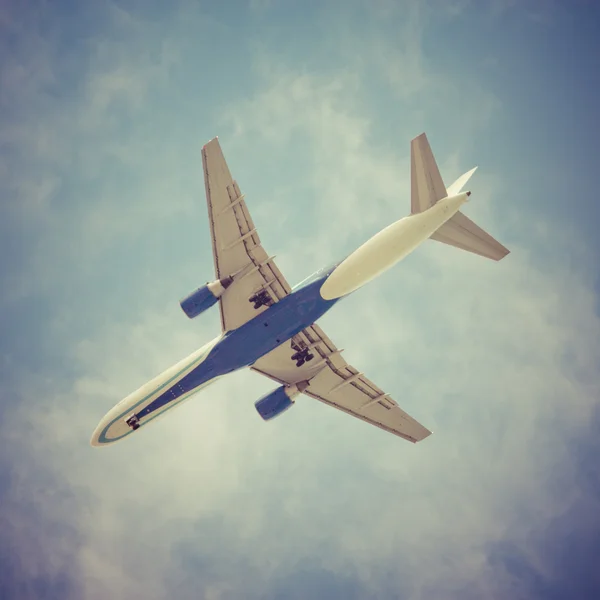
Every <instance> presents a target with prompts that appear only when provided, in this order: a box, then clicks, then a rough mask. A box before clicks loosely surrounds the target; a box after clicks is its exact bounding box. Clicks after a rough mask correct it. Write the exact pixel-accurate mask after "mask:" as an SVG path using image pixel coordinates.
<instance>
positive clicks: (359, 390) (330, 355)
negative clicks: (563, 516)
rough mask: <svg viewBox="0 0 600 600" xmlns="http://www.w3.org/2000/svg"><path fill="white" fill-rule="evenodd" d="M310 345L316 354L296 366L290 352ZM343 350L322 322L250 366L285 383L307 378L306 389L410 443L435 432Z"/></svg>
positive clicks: (327, 402) (315, 396) (307, 393)
mask: <svg viewBox="0 0 600 600" xmlns="http://www.w3.org/2000/svg"><path fill="white" fill-rule="evenodd" d="M306 347H308V348H310V349H311V353H312V354H313V355H314V358H313V360H311V361H309V362H306V363H304V365H303V366H302V367H296V363H295V361H293V360H292V359H291V356H292V354H293V353H294V351H295V350H298V349H301V348H306ZM341 352H342V350H338V348H336V346H335V344H334V343H333V342H332V341H331V340H330V339H329V338H328V337H327V336H326V335H325V333H324V332H323V330H322V329H321V328H320V327H319V326H318V325H311V326H310V327H308V328H306V329H305V330H304V331H302V332H301V333H300V334H298V335H297V336H294V338H293V339H292V342H291V344H288V343H286V344H282V345H281V346H278V347H277V348H275V350H272V351H271V352H269V353H268V354H266V355H265V356H263V357H262V358H260V359H259V360H257V361H256V362H255V363H254V364H253V365H252V366H251V369H252V370H254V371H256V372H258V373H261V374H262V375H266V376H267V377H269V378H270V379H273V380H274V381H277V382H279V383H282V384H292V383H298V382H300V381H305V380H307V381H309V385H308V387H307V388H306V389H305V390H304V391H303V393H304V394H306V395H308V396H311V397H312V398H315V399H317V400H320V401H321V402H323V403H324V404H328V405H329V406H333V407H334V408H337V409H339V410H341V411H343V412H345V413H347V414H349V415H352V416H353V417H356V418H358V419H361V420H363V421H366V422H367V423H371V425H375V426H376V427H379V428H380V429H384V430H385V431H388V432H390V433H393V434H394V435H397V436H399V437H401V438H404V439H405V440H408V441H409V442H413V443H414V442H419V441H421V440H423V439H425V438H426V437H427V436H429V435H431V431H429V430H428V429H426V428H425V427H423V425H421V424H420V423H418V422H417V421H415V419H413V418H412V417H411V416H409V415H408V414H406V413H405V412H404V411H403V410H402V409H400V407H399V406H398V405H397V404H396V402H394V400H392V399H391V398H390V397H389V396H388V395H387V394H386V393H385V392H383V391H382V390H381V389H379V388H378V387H377V386H376V385H375V384H374V383H372V382H371V381H370V380H369V379H367V378H366V377H365V376H364V375H363V374H362V373H359V372H358V371H357V370H356V369H355V368H354V367H352V366H350V365H349V364H348V363H347V362H346V361H345V360H344V359H343V358H342V356H341Z"/></svg>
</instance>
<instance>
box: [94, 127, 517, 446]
mask: <svg viewBox="0 0 600 600" xmlns="http://www.w3.org/2000/svg"><path fill="white" fill-rule="evenodd" d="M202 164H203V167H204V180H205V185H206V198H207V202H208V216H209V222H210V231H211V236H212V245H213V256H214V262H215V274H216V279H215V280H214V281H213V282H211V283H207V284H206V285H204V286H202V287H201V288H199V289H198V290H196V291H195V292H192V293H191V294H190V295H189V296H187V297H186V298H185V299H183V300H182V301H181V308H182V309H183V311H184V312H185V314H186V315H187V316H188V317H189V318H194V317H196V316H198V315H199V314H201V313H202V312H204V311H205V310H207V309H208V308H210V307H211V306H212V305H213V304H217V303H218V304H219V309H220V314H221V327H222V334H221V335H220V336H219V337H217V338H216V339H214V340H213V341H211V342H209V343H208V344H206V345H205V346H203V347H202V348H200V349H199V350H197V351H196V352H194V353H192V354H191V355H190V356H188V357H187V358H185V359H183V360H182V361H181V362H179V363H177V364H176V365H174V366H172V367H171V368H169V369H167V370H166V371H165V372H164V373H161V374H160V375H159V376H158V377H156V378H155V379H153V380H152V381H149V382H148V383H147V384H145V385H144V386H142V387H141V388H140V389H139V390H137V391H136V392H134V393H133V394H131V395H130V396H128V397H127V398H125V399H124V400H122V401H121V402H120V403H119V404H117V405H116V406H115V407H114V408H113V409H112V410H110V411H109V412H108V414H107V415H106V416H105V417H104V418H103V419H102V420H101V421H100V423H99V424H98V427H97V428H96V430H95V431H94V434H93V436H92V439H91V444H92V445H93V446H106V445H108V444H112V443H113V442H117V441H119V440H121V439H123V438H125V437H127V436H128V435H131V434H132V433H133V432H134V431H137V430H138V429H140V428H141V427H144V426H145V425H147V424H148V423H149V422H150V421H153V420H154V419H156V418H157V417H158V416H160V415H162V414H164V413H165V412H166V411H168V410H169V409H171V408H173V407H174V406H177V405H178V404H180V403H181V402H183V401H184V400H186V399H188V398H189V397H191V396H192V395H193V394H195V393H196V392H197V391H199V390H201V389H202V388H204V387H206V386H208V385H209V384H211V383H214V382H215V381H217V379H219V378H220V377H222V376H223V375H227V374H228V373H232V372H233V371H237V370H238V369H241V368H243V367H250V368H251V369H253V370H254V371H257V372H258V373H262V374H263V375H266V376H267V377H269V378H271V379H273V380H274V381H276V382H278V383H279V384H280V386H279V387H278V388H277V389H275V390H274V391H273V392H271V393H269V394H266V395H265V396H263V397H262V398H260V399H259V400H258V401H257V402H256V404H255V406H256V410H257V411H258V413H259V414H260V416H261V417H262V418H263V419H265V420H269V419H272V418H273V417H276V416H278V415H280V414H281V413H282V412H284V411H285V410H287V409H288V408H289V407H291V406H292V405H293V403H294V401H295V398H296V397H297V396H298V395H299V394H305V395H307V396H310V397H312V398H315V399H317V400H320V401H321V402H324V403H325V404H329V405H330V406H333V407H334V408H337V409H339V410H341V411H343V412H345V413H347V414H349V415H352V416H354V417H357V418H359V419H362V420H363V421H366V422H367V423H371V424H372V425H376V426H377V427H379V428H381V429H384V430H385V431H389V432H390V433H393V434H395V435H397V436H399V437H401V438H404V439H405V440H408V441H410V442H418V441H420V440H422V439H424V438H426V437H427V436H428V435H430V434H431V432H430V431H429V430H428V429H426V428H425V427H423V425H421V424H420V423H418V422H417V421H415V419H413V418H412V417H410V416H409V415H407V414H406V413H405V412H404V411H403V410H401V409H400V408H399V407H398V405H397V404H396V402H395V401H394V400H392V398H390V396H389V395H388V394H387V393H385V392H384V391H383V390H381V389H380V388H379V387H377V386H376V385H375V384H374V383H373V382H371V381H370V380H369V379H368V378H367V377H365V376H364V375H363V374H362V373H361V372H360V371H358V370H357V369H355V368H354V367H352V366H350V365H349V364H348V363H347V362H346V361H345V360H344V358H343V357H342V356H341V352H342V351H341V350H339V349H338V348H337V347H336V346H335V344H334V343H333V342H332V341H331V340H330V339H329V338H328V337H327V335H325V333H324V332H323V330H322V329H321V328H320V327H319V326H318V325H316V324H315V323H316V321H317V320H318V319H319V318H320V317H321V316H323V315H324V314H325V313H326V312H327V311H328V310H329V309H330V308H331V307H332V306H334V304H336V303H337V302H338V301H339V300H340V299H342V298H343V297H345V296H347V295H348V294H350V293H352V292H353V291H355V290H357V289H359V288H360V287H362V286H363V285H364V284H365V283H367V282H369V281H371V280H372V279H374V278H375V277H377V276H378V275H380V274H381V273H383V272H384V271H386V270H387V269H389V268H390V267H391V266H393V265H394V264H395V263H396V262H398V261H399V260H400V259H402V258H403V257H404V256H406V255H407V254H408V253H410V252H412V250H414V249H415V248H416V247H417V246H418V245H419V244H421V243H422V242H423V241H425V240H426V239H434V240H438V241H441V242H444V243H446V244H450V245H452V246H456V247H458V248H461V249H463V250H467V251H470V252H474V253H476V254H480V255H482V256H485V257H487V258H491V259H493V260H500V259H501V258H503V257H504V256H506V255H507V254H508V250H507V249H506V248H505V247H504V246H502V245H501V244H500V243H499V242H497V241H496V240H495V239H494V238H492V237H491V236H489V235H488V234H487V233H485V232H484V231H483V230H482V229H481V228H480V227H478V226H477V225H475V224H474V223H473V222H472V221H470V220H469V219H468V218H467V217H465V216H464V215H463V214H462V213H461V212H460V210H459V209H460V208H461V206H462V205H463V204H464V203H465V202H466V200H467V199H468V197H469V195H470V192H463V193H461V190H462V188H463V186H464V185H465V184H466V182H467V181H468V180H469V178H470V177H471V175H472V174H473V172H474V171H475V169H473V170H471V171H469V172H468V173H465V174H464V175H462V176H461V177H459V178H458V179H457V180H456V182H455V183H453V184H452V185H451V186H450V187H449V188H448V189H446V187H445V186H444V183H443V181H442V178H441V176H440V173H439V170H438V168H437V164H436V162H435V159H434V157H433V154H432V153H431V148H430V147H429V142H428V141H427V137H426V136H425V134H421V135H420V136H418V137H417V138H415V139H414V140H412V142H411V209H412V210H411V214H410V215H409V216H408V217H404V218H403V219H400V220H399V221H396V222H395V223H393V224H392V225H390V226H389V227H386V228H385V229H383V230H382V231H380V232H379V233H378V234H376V235H375V236H373V237H372V238H371V239H369V240H368V241H367V242H366V243H364V244H363V245H362V246H360V248H358V249H357V250H356V251H354V252H353V253H352V254H350V255H349V256H348V257H346V258H345V259H344V260H342V261H341V262H340V263H337V264H335V265H332V266H330V267H327V268H324V269H321V270H320V271H318V272H317V273H315V274H313V275H312V276H310V277H308V278H307V279H305V280H304V281H303V282H302V283H301V284H299V285H298V286H296V287H295V288H293V289H292V288H291V287H290V285H289V283H288V282H287V281H286V279H285V278H284V276H283V275H282V274H281V272H280V271H279V269H278V268H277V265H276V264H275V261H274V260H273V257H272V256H269V255H268V254H267V253H266V252H265V250H264V249H263V247H262V244H261V242H260V238H259V236H258V232H257V231H256V227H255V226H254V223H253V221H252V218H251V216H250V213H249V211H248V207H247V206H246V202H245V200H244V195H243V194H242V193H241V192H240V189H239V187H238V184H237V183H236V182H235V181H234V180H233V179H232V177H231V174H230V172H229V168H228V167H227V163H226V162H225V159H224V157H223V153H222V151H221V147H220V145H219V140H218V138H215V139H213V140H211V141H210V142H209V143H208V144H206V145H205V146H204V148H203V149H202Z"/></svg>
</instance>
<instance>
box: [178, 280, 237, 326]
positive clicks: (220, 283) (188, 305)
mask: <svg viewBox="0 0 600 600" xmlns="http://www.w3.org/2000/svg"><path fill="white" fill-rule="evenodd" d="M232 283H233V278H232V277H225V278H224V279H217V280H216V281H213V282H212V283H207V284H206V285H203V286H202V287H201V288H198V289H197V290H196V291H195V292H192V293H191V294H190V295H189V296H187V297H186V298H184V299H183V300H182V301H181V302H180V303H179V305H180V306H181V308H182V309H183V312H184V313H185V314H186V315H187V316H188V317H189V318H190V319H193V318H194V317H197V316H198V315H199V314H200V313H203V312H204V311H205V310H207V309H208V308H210V307H211V306H212V305H213V304H215V303H216V302H217V300H218V299H219V298H220V297H221V296H222V295H223V292H224V291H225V290H226V289H227V288H228V287H229V286H230V285H231V284H232Z"/></svg>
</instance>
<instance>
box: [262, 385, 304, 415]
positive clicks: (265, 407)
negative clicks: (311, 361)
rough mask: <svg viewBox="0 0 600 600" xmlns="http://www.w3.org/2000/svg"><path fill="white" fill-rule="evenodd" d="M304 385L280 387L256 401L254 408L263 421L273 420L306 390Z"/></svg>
mask: <svg viewBox="0 0 600 600" xmlns="http://www.w3.org/2000/svg"><path fill="white" fill-rule="evenodd" d="M306 385H307V383H306V382H300V383H298V384H297V385H296V384H292V385H282V386H281V387H278V388H277V389H276V390H273V391H272V392H269V393H268V394H266V395H265V396H263V397H262V398H260V399H259V400H257V401H256V403H255V404H254V406H255V407H256V410H257V411H258V414H259V415H260V416H261V417H262V418H263V419H264V420H265V421H268V420H269V419H273V418H274V417H277V416H279V415H280V414H281V413H282V412H285V411H286V410H287V409H288V408H289V407H290V406H292V404H294V398H295V397H296V396H297V395H298V394H299V393H300V392H301V391H302V390H303V389H305V388H306Z"/></svg>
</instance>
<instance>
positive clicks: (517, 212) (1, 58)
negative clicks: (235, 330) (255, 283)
mask: <svg viewBox="0 0 600 600" xmlns="http://www.w3.org/2000/svg"><path fill="white" fill-rule="evenodd" d="M599 12H600V11H599V9H598V8H597V7H596V4H595V3H594V2H585V1H584V0H578V1H573V2H570V3H568V8H567V3H562V2H559V1H558V0H554V1H550V0H548V1H542V0H539V1H538V0H523V1H522V2H516V1H514V0H513V1H509V0H490V1H487V2H475V1H471V2H470V1H469V0H453V1H452V2H446V1H442V0H428V1H423V2H418V3H417V2H415V1H412V0H406V1H404V2H401V1H394V0H377V1H374V0H372V1H369V2H366V1H365V2H359V1H358V0H351V1H344V2H334V1H331V2H306V1H304V2H291V1H289V2H284V1H277V0H250V1H248V2H242V1H239V2H238V1H236V2H234V1H231V2H221V3H211V2H193V1H191V0H188V1H182V2H171V3H163V2H141V1H135V0H132V1H128V2H117V1H115V2H106V1H104V0H102V1H97V2H66V1H65V2H55V3H46V2H41V1H39V2H30V3H27V6H25V5H24V3H18V2H10V1H6V2H2V3H0V28H1V32H2V34H1V35H0V79H1V82H0V108H1V110H0V188H1V195H0V198H1V199H2V200H1V201H2V203H1V211H2V213H1V218H0V275H1V281H2V284H1V287H0V289H1V294H0V315H1V316H0V325H1V335H0V344H1V347H0V351H1V361H0V369H1V371H0V372H1V374H2V387H1V391H0V415H1V420H0V440H1V442H0V444H1V452H0V518H1V527H0V529H1V531H2V535H1V536H0V570H1V571H0V585H1V586H2V588H1V590H0V596H2V597H3V598H19V599H22V600H28V599H30V598H36V599H37V598H66V599H79V598H86V599H87V598H107V597H108V598H115V599H119V598H130V597H145V598H165V597H177V598H182V599H185V598H195V599H196V598H205V599H207V600H217V599H218V600H222V599H223V600H224V599H235V598H266V599H271V598H273V599H275V598H292V599H293V598H308V597H327V598H407V599H411V600H412V599H415V600H418V599H421V598H428V599H430V598H461V599H463V598H505V597H512V598H527V599H537V598H540V599H541V598H544V599H545V598H563V597H565V596H569V597H572V598H596V597H598V595H599V594H600V578H599V576H598V574H597V569H596V567H597V565H596V564H595V563H596V559H595V557H597V556H598V555H599V554H600V547H599V543H598V540H599V539H600V472H599V470H598V466H597V456H598V452H599V451H600V446H599V443H598V439H599V436H598V434H599V433H600V411H599V408H598V398H599V397H600V394H599V391H600V389H599V387H600V386H599V383H600V380H599V377H598V373H597V371H598V361H599V359H600V343H599V342H598V340H599V339H600V337H599V334H600V316H599V311H598V306H599V304H598V293H599V292H598V290H599V286H598V283H599V281H600V279H599V276H598V275H599V274H598V265H597V256H598V255H599V253H600V242H599V241H598V238H597V223H598V219H599V218H600V209H599V208H598V206H599V205H598V202H597V201H596V194H597V190H596V187H597V186H596V185H595V183H594V181H593V178H594V176H595V174H596V173H597V172H598V167H599V164H598V153H597V139H598V136H599V135H600V121H599V120H598V116H597V107H596V104H597V102H596V98H597V95H598V87H597V83H596V82H595V73H597V71H598V66H599V65H598V61H599V58H598V57H600V48H599V47H598V44H599V42H598V41H597V39H596V38H597V35H596V29H597V23H598V17H599V16H600V14H599ZM422 131H426V132H427V134H428V137H429V140H430V142H431V145H432V148H433V151H434V153H435V155H436V157H437V159H438V162H439V165H440V168H441V171H442V176H443V177H444V179H445V181H446V182H447V183H450V182H451V181H453V180H454V178H455V177H456V176H458V175H459V174H461V173H463V172H464V171H466V170H467V169H469V168H471V167H472V166H474V165H475V164H477V165H479V170H478V171H477V173H476V175H475V176H474V178H473V180H472V183H471V184H470V189H471V191H472V192H473V196H472V201H471V202H470V203H469V205H468V207H467V208H466V209H465V212H466V213H467V214H468V215H469V216H470V217H471V218H473V219H474V220H475V221H477V222H478V223H479V224H480V225H481V226H483V227H484V228H485V229H487V230H488V231H490V233H492V235H494V236H495V237H497V238H498V239H500V240H501V241H502V242H503V243H505V244H506V245H507V246H509V247H510V248H511V250H512V253H511V254H510V255H509V256H508V257H507V258H506V259H505V260H504V261H502V262H501V263H498V264H496V263H492V262H491V261H485V260H483V259H480V258H478V257H476V256H471V255H467V254H466V253H463V252H459V251H457V250H455V249H452V248H447V247H443V246H441V245H439V244H434V243H433V242H431V243H428V244H425V245H424V246H423V247H421V248H419V249H418V250H417V251H416V252H415V253H414V254H413V255H411V256H410V257H408V258H407V259H406V260H405V261H404V262H403V263H401V264H399V265H398V266H397V267H395V268H394V270H392V271H391V272H388V273H387V274H386V275H385V276H383V277H382V278H380V279H378V280H377V281H375V282H374V283H373V284H371V285H370V286H368V287H366V288H364V289H362V290H360V291H359V292H358V293H357V294H355V295H354V296H352V297H350V298H349V299H347V300H346V301H345V302H344V303H342V304H340V305H338V306H337V307H336V308H335V310H334V311H332V312H331V313H329V314H328V315H326V316H325V317H324V318H323V319H322V322H321V324H322V326H323V328H324V329H325V331H326V332H327V333H328V335H329V336H330V337H331V338H332V339H333V340H334V342H335V343H336V344H337V345H338V346H341V347H344V348H346V352H345V355H346V358H347V360H348V361H349V362H351V363H352V364H353V365H355V366H356V367H358V368H359V369H360V370H361V371H364V372H365V373H367V374H368V375H369V377H370V378H372V379H373V380H375V381H376V382H377V383H378V384H379V385H380V386H381V387H383V389H385V390H386V391H388V392H389V393H390V395H392V397H394V398H395V399H396V400H397V401H398V403H399V404H400V405H401V406H402V407H403V408H404V409H405V410H407V411H408V412H409V413H410V414H412V415H414V416H415V417H416V418H418V419H419V420H420V421H422V422H423V423H424V424H425V425H426V426H428V427H430V428H431V429H433V431H434V435H433V436H431V437H430V438H428V439H427V440H426V441H425V442H423V443H422V444H419V445H416V446H412V445H410V444H407V443H404V442H402V441H399V440H398V439H396V438H394V437H393V436H389V435H386V434H384V433H383V432H380V431H379V430H377V429H375V428H370V427H368V426H366V425H365V424H363V423H361V422H355V421H354V420H353V419H350V418H348V417H346V416H344V415H342V414H338V413H337V412H335V411H333V410H331V409H329V408H328V407H325V406H321V405H320V404H318V403H315V402H313V401H312V400H310V399H308V398H306V399H304V400H302V399H301V400H300V401H298V402H297V404H296V406H295V407H294V409H293V411H290V412H288V413H286V414H285V415H284V416H282V417H281V418H280V419H277V421H275V422H273V423H269V424H268V425H265V424H264V423H263V422H262V421H261V420H260V418H259V417H258V416H257V414H256V413H255V410H254V407H253V403H254V401H255V400H256V399H257V398H258V397H259V396H260V395H262V394H263V393H265V392H267V391H268V390H269V389H270V388H271V387H272V383H271V382H269V381H267V380H264V379H261V378H260V377H259V376H258V375H256V374H253V373H249V372H241V373H237V374H234V375H232V376H231V377H230V378H228V379H225V380H222V381H221V382H219V383H218V384H216V385H215V386H214V387H211V388H210V389H209V390H207V392H206V393H204V394H200V395H198V396H197V397H195V398H194V399H193V400H191V401H190V402H189V403H187V404H186V405H185V406H182V407H181V408H180V409H178V410H177V411H173V412H172V413H170V414H169V416H168V417H165V419H164V420H161V421H160V422H159V423H157V425H156V426H154V427H152V428H150V429H148V430H145V431H143V432H141V433H140V435H136V436H132V437H131V438H130V439H128V441H127V442H123V443H122V444H117V445H115V446H114V447H112V448H108V449H105V450H103V451H102V450H95V449H92V448H91V447H90V446H89V438H90V435H91V432H92V431H93V429H94V427H95V426H96V424H97V422H98V421H99V419H100V418H101V417H102V416H103V415H104V413H105V412H106V411H107V410H108V409H109V408H111V407H112V406H113V405H114V404H115V403H116V402H117V401H119V400H120V399H121V398H123V397H124V396H126V395H127V394H129V393H130V392H131V391H133V390H134V389H136V388H137V387H138V386H139V385H141V384H142V383H144V382H145V381H147V380H148V379H150V378H151V377H153V376H154V375H156V374H158V373H159V372H161V371H162V370H163V369H165V368H167V367H168V366H170V365H171V364H173V363H174V362H176V361H178V360H180V359H181V358H183V357H184V356H186V355H187V354H189V353H190V352H192V351H193V350H195V349H196V348H198V347H199V346H200V345H202V344H204V343H205V342H206V341H208V340H209V339H211V338H212V337H214V336H215V335H217V334H218V333H219V322H218V317H217V314H216V312H211V313H209V314H206V315H203V316H201V317H199V318H198V319H196V320H194V321H188V320H187V319H186V318H185V316H184V315H183V313H182V312H181V309H180V308H179V305H178V301H179V299H180V298H181V297H183V296H184V295H186V294H187V293H188V292H189V291H190V290H192V289H194V287H195V286H197V285H198V284H200V283H203V282H204V281H206V280H208V279H210V278H211V277H212V269H213V263H212V256H211V254H210V240H209V234H208V223H207V218H206V208H205V198H204V184H203V178H202V169H201V159H200V149H201V147H202V144H203V143H204V142H205V141H207V140H208V139H210V138H212V137H213V136H214V135H219V137H220V140H221V144H222V146H223V149H224V152H225V156H226V158H227V160H228V163H229V166H230V168H231V171H232V173H233V175H234V177H235V178H236V179H237V181H238V182H239V184H240V187H241V189H242V191H243V192H244V193H245V194H246V198H247V202H248V206H249V207H250V210H251V212H252V215H253V219H254V221H255V224H256V225H257V227H258V228H259V231H260V235H261V238H262V241H263V244H264V246H265V248H266V249H267V251H268V252H269V253H271V254H277V257H278V259H277V260H278V264H279V266H280V268H281V270H282V271H283V272H284V273H285V274H286V276H287V278H288V279H289V281H291V282H296V281H299V280H301V279H303V278H304V277H305V276H306V275H308V274H309V273H310V272H312V271H314V270H316V269H318V268H319V267H320V266H322V265H324V264H328V263H330V262H332V261H333V260H335V259H336V258H339V257H341V256H344V254H345V253H347V252H349V251H351V250H352V249H353V248H355V247H356V246H358V245H359V244H360V243H362V242H364V241H365V240H366V239H367V238H368V237H369V236H370V235H372V234H373V233H375V232H376V231H378V229H380V228H381V227H383V226H385V225H387V224H389V223H390V222H392V221H393V220H396V219H397V218H399V217H401V216H403V215H405V214H406V213H408V211H409V177H408V175H409V171H408V167H409V162H408V159H409V141H410V139H411V138H412V137H414V136H415V135H418V134H419V133H421V132H422Z"/></svg>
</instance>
